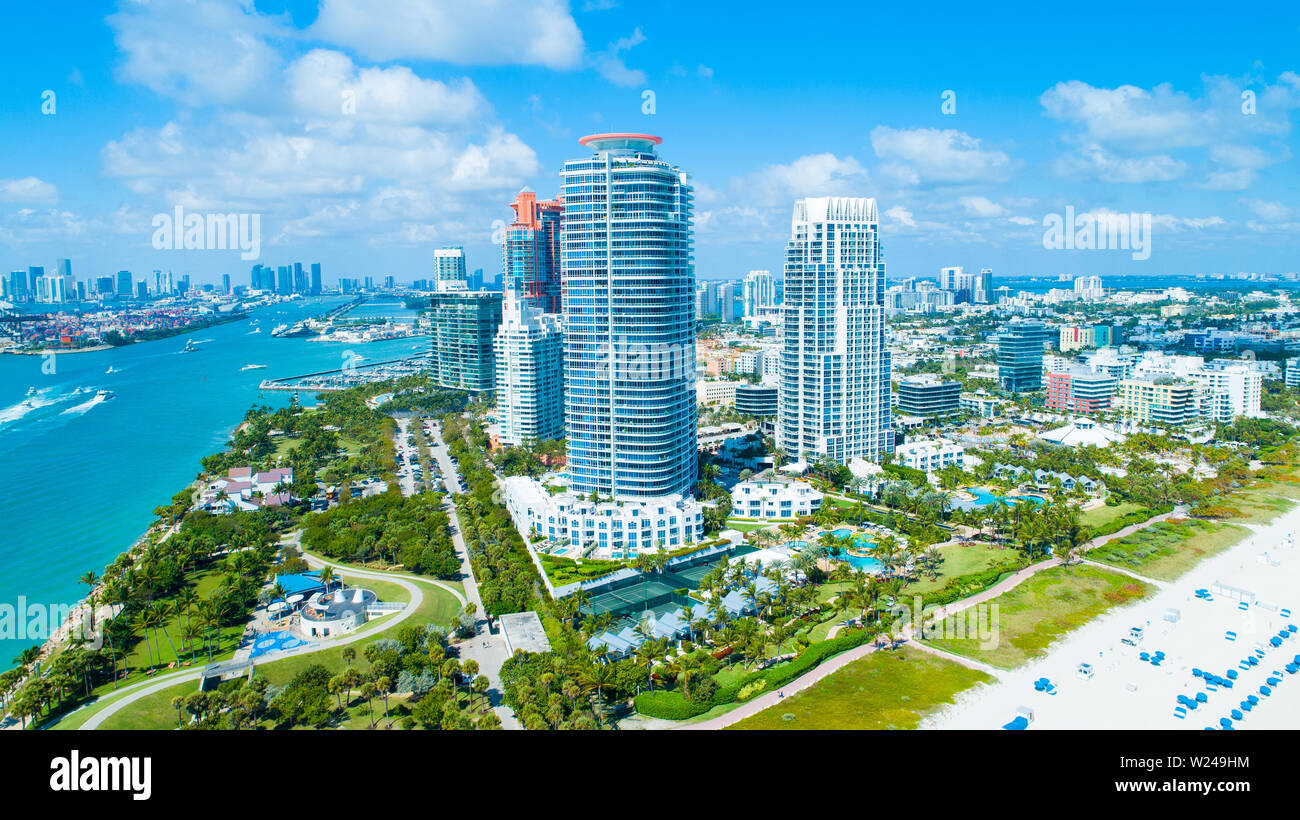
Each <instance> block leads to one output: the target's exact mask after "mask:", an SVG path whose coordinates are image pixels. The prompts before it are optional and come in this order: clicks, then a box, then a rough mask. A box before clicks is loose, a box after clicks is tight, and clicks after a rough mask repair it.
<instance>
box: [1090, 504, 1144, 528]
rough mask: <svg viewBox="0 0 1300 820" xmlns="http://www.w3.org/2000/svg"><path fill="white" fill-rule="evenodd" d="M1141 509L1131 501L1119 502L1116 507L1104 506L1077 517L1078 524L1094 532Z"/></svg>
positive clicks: (1139, 505)
mask: <svg viewBox="0 0 1300 820" xmlns="http://www.w3.org/2000/svg"><path fill="white" fill-rule="evenodd" d="M1140 509H1142V505H1141V504H1134V503H1133V502H1132V501H1121V502H1120V503H1119V505H1118V506H1115V507H1107V506H1106V505H1105V504H1103V505H1101V506H1100V507H1097V508H1096V509H1092V510H1088V511H1087V512H1084V513H1081V514H1080V515H1079V523H1080V524H1081V525H1083V526H1085V527H1091V528H1092V529H1093V530H1094V531H1095V530H1097V529H1099V528H1101V527H1103V526H1105V525H1107V524H1109V523H1110V522H1112V521H1114V520H1116V519H1118V518H1123V517H1124V516H1126V515H1128V514H1129V513H1132V512H1137V511H1138V510H1140Z"/></svg>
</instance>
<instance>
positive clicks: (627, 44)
mask: <svg viewBox="0 0 1300 820" xmlns="http://www.w3.org/2000/svg"><path fill="white" fill-rule="evenodd" d="M644 42H645V35H644V34H642V33H641V29H639V28H638V29H636V30H634V31H633V32H632V34H631V35H629V36H627V37H621V38H619V39H618V40H615V41H614V42H612V43H610V44H609V48H607V49H605V50H604V51H602V52H601V53H599V54H597V55H595V56H594V57H593V58H592V59H593V62H594V64H595V66H596V70H597V71H599V72H600V75H601V76H602V77H604V78H605V79H606V80H609V81H610V82H611V83H613V84H614V85H621V86H635V85H644V84H645V79H646V78H645V72H644V71H642V70H640V69H636V68H628V67H627V65H625V64H624V62H623V53H624V52H626V51H630V50H631V49H633V48H635V47H636V46H638V45H640V44H641V43H644Z"/></svg>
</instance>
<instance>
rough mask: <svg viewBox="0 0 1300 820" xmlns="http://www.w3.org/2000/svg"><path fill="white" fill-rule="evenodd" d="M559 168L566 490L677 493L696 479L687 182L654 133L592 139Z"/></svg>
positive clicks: (685, 492) (692, 295)
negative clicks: (663, 155) (583, 153)
mask: <svg viewBox="0 0 1300 820" xmlns="http://www.w3.org/2000/svg"><path fill="white" fill-rule="evenodd" d="M580 142H581V143H582V144H583V145H584V146H586V147H587V148H588V149H590V152H591V153H589V154H588V155H587V156H585V157H581V158H579V159H573V160H569V161H568V162H566V163H564V171H563V174H562V176H563V179H564V186H563V191H562V194H563V201H564V222H563V227H562V229H561V234H560V249H561V255H562V268H563V281H564V381H565V432H566V433H567V438H568V472H569V488H570V489H571V490H572V491H574V492H578V493H583V494H588V495H589V494H591V493H593V492H594V493H598V494H599V495H601V496H640V497H646V496H662V495H671V494H681V495H689V494H690V493H691V492H692V490H693V488H694V486H695V481H696V443H695V428H696V409H695V265H694V262H693V260H692V255H691V210H692V200H691V186H690V185H689V184H688V183H687V180H686V174H685V173H684V172H682V171H681V170H680V169H678V168H675V167H673V166H671V165H669V164H668V163H667V162H664V161H663V160H662V159H660V158H659V155H658V154H657V153H656V151H655V146H656V145H658V144H659V143H660V139H659V138H658V137H652V136H647V135H644V134H600V135H595V136H590V137H584V138H583V139H582V140H580Z"/></svg>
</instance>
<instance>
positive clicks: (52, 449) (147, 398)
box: [0, 297, 428, 668]
mask: <svg viewBox="0 0 1300 820" xmlns="http://www.w3.org/2000/svg"><path fill="white" fill-rule="evenodd" d="M344 301H346V300H345V299H343V298H340V297H334V298H330V297H325V298H320V299H313V300H306V301H303V302H289V303H284V304H281V305H272V306H269V307H264V308H259V309H257V310H255V311H253V312H251V313H250V314H249V318H248V319H245V320H241V321H237V322H231V323H228V324H224V325H220V326H217V327H212V328H208V329H206V330H200V331H197V332H195V333H192V334H190V335H189V336H188V337H187V336H184V335H182V336H175V337H172V338H170V339H162V340H159V341H154V342H145V343H141V344H135V345H128V346H126V347H122V348H117V349H114V350H105V351H100V352H95V353H76V354H64V355H58V356H56V357H55V358H54V360H53V365H54V368H53V369H54V372H53V373H46V372H44V369H48V365H47V362H46V360H45V359H43V358H42V357H40V356H9V355H6V356H0V488H3V490H0V606H4V605H9V606H12V607H17V606H18V603H19V598H20V596H21V597H22V598H24V599H25V600H26V602H27V603H29V604H30V603H39V604H45V605H51V604H71V603H74V602H76V601H78V600H80V599H81V598H83V597H84V596H85V594H86V592H87V589H86V587H85V586H84V585H82V584H79V583H78V582H77V578H78V577H79V576H80V575H81V574H82V573H84V572H86V571H87V570H94V571H95V572H96V573H101V572H102V570H103V568H104V566H105V565H106V564H108V563H110V562H111V561H112V560H113V559H114V558H115V557H116V556H117V555H118V554H119V553H121V552H122V551H123V550H125V549H127V548H128V547H130V545H131V544H132V543H133V542H134V541H135V540H136V539H137V538H139V536H140V535H141V534H142V533H143V532H144V530H145V529H146V528H147V527H148V526H149V524H150V523H151V522H152V521H153V510H154V508H155V507H157V506H158V505H159V504H162V503H165V502H167V501H168V500H170V498H171V496H172V495H173V494H174V493H176V492H177V491H178V490H180V489H181V488H182V487H184V486H185V485H186V484H187V483H188V482H190V481H192V480H193V479H194V477H195V475H196V474H197V473H198V471H199V459H200V458H202V457H203V456H204V455H207V454H208V453H211V452H215V451H217V450H220V449H221V448H222V447H223V446H224V444H225V442H226V441H227V440H228V438H229V436H230V433H231V431H233V430H234V428H235V426H236V425H238V424H239V422H240V420H241V419H242V418H243V415H244V412H245V411H246V410H247V409H248V408H249V407H250V406H251V405H253V404H255V403H265V404H268V405H271V406H272V407H279V406H283V405H285V404H287V403H288V401H289V396H290V394H288V393H281V392H273V391H268V392H266V393H260V391H259V390H258V384H259V382H260V381H261V380H262V379H266V378H282V377H285V376H294V375H298V374H302V373H308V372H313V371H319V370H328V369H333V368H337V367H340V366H341V365H342V362H343V357H344V356H345V354H347V353H352V354H355V355H358V356H361V357H362V359H361V360H360V362H359V363H362V364H364V363H365V362H367V361H382V360H384V359H395V358H400V357H402V356H406V355H411V354H413V353H415V352H417V351H416V350H415V348H416V347H417V346H420V347H425V346H427V344H428V340H427V339H401V340H393V341H387V342H375V343H371V344H366V345H347V344H342V343H322V342H313V341H309V340H307V339H275V338H272V337H271V330H272V329H273V328H274V327H275V326H276V325H278V324H281V323H285V322H293V321H297V320H298V319H302V318H306V317H308V316H314V315H317V314H319V313H323V312H324V311H326V310H328V309H329V308H330V307H333V306H335V305H338V304H342V303H343V302H344ZM396 307H398V308H399V310H397V311H394V313H395V314H400V313H402V311H401V310H400V304H399V305H397V306H396ZM367 312H368V313H369V314H370V315H376V314H378V313H379V311H375V310H373V309H371V310H370V311H367ZM258 329H260V330H261V332H260V333H255V332H254V331H256V330H258ZM187 338H189V339H193V341H194V342H195V344H196V345H197V346H198V348H199V349H198V350H196V351H194V352H191V353H183V352H181V351H182V348H184V347H185V342H186V340H187ZM249 364H260V365H266V367H265V368H262V369H254V370H242V368H243V367H244V366H245V365H249ZM43 365H46V367H45V368H44V369H43ZM99 390H108V391H111V392H112V393H113V394H114V397H113V398H111V399H101V398H97V397H96V393H97V391H99ZM29 391H30V392H29ZM300 400H301V401H302V402H303V403H304V404H309V405H310V404H313V403H315V399H314V396H313V395H311V394H304V395H303V396H301V397H300ZM36 643H40V641H39V640H33V639H26V640H20V639H17V638H15V637H13V636H12V635H9V634H6V635H0V668H7V667H8V665H9V663H8V662H9V660H10V659H11V658H13V657H14V656H15V655H17V654H18V653H19V652H20V651H21V650H22V649H23V648H25V647H27V646H30V645H33V644H36Z"/></svg>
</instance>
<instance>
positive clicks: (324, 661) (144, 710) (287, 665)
mask: <svg viewBox="0 0 1300 820" xmlns="http://www.w3.org/2000/svg"><path fill="white" fill-rule="evenodd" d="M365 585H366V587H367V588H370V589H374V590H375V591H376V592H377V593H379V597H380V599H381V600H385V601H406V600H409V597H408V595H407V593H406V590H404V589H402V588H401V587H399V586H397V585H396V584H390V583H387V582H384V581H371V580H369V579H367V580H366V582H365ZM421 589H422V590H423V592H424V600H423V601H422V602H421V604H420V606H419V607H418V608H417V609H416V610H415V613H414V614H413V615H412V616H411V617H410V618H408V619H406V620H405V621H403V622H402V625H403V626H404V625H406V624H424V623H435V624H440V625H443V626H445V625H446V624H447V622H448V621H450V620H451V618H453V617H454V616H455V615H456V613H457V612H459V611H460V604H459V602H458V601H457V600H456V599H455V597H453V596H452V595H451V593H449V592H447V591H446V590H442V589H438V588H436V587H431V586H429V585H428V584H424V585H422V586H421ZM394 617H395V616H394V615H385V616H384V617H382V618H376V619H375V620H373V621H371V622H370V623H368V624H366V625H365V626H364V627H362V630H363V631H364V632H365V633H367V635H368V637H367V638H366V639H365V640H361V641H357V642H355V643H352V644H349V646H350V647H351V648H352V649H354V650H356V653H357V657H356V660H354V661H353V663H354V664H357V665H358V667H359V668H362V669H365V668H367V667H368V664H367V662H366V661H365V655H364V652H365V648H366V646H367V645H369V644H371V643H373V642H374V641H376V640H378V639H380V638H382V637H386V634H385V633H386V632H387V630H388V624H389V623H390V622H391V621H392V620H393V618H394ZM343 648H344V647H342V646H339V647H336V648H332V649H327V650H325V651H322V652H313V653H311V654H308V655H292V656H290V657H287V658H282V659H280V660H272V661H267V662H264V663H259V664H258V666H257V674H259V675H261V676H263V677H265V678H266V679H267V680H268V681H269V682H270V683H271V684H273V685H284V684H286V683H288V682H289V681H290V680H292V679H293V676H294V675H296V674H298V673H299V672H300V671H302V670H303V669H306V668H307V667H308V666H311V665H313V664H320V665H322V666H324V667H325V668H326V669H328V670H330V672H331V673H332V674H336V673H338V672H340V671H342V670H343V668H344V667H345V666H346V665H347V664H346V663H345V662H344V660H343ZM197 689H198V682H197V681H193V680H191V681H185V682H183V683H179V684H177V685H175V686H172V687H169V688H167V689H164V690H162V691H159V692H155V693H154V694H152V695H147V696H145V697H143V698H141V699H140V700H138V701H136V702H134V703H132V704H131V705H130V706H128V707H126V708H125V709H122V710H121V711H119V712H117V713H116V714H114V715H113V716H112V717H110V718H108V719H107V720H105V721H104V723H103V724H102V725H101V726H100V728H101V729H171V728H174V727H175V725H176V712H175V710H173V709H172V708H171V699H172V698H173V697H175V696H176V695H186V694H189V693H191V692H194V691H197ZM110 693H111V690H110ZM113 700H115V698H110V697H109V696H108V695H105V696H104V702H103V703H99V704H95V705H94V706H93V707H91V708H89V709H86V710H83V711H82V712H79V713H77V714H76V715H75V716H73V717H72V718H71V719H66V720H63V721H61V722H60V723H59V724H57V725H56V726H55V727H54V728H57V729H75V728H77V727H78V726H80V725H81V724H82V723H84V722H85V721H86V720H87V719H89V718H90V717H91V716H92V715H93V714H94V713H95V712H97V711H99V710H100V709H102V708H104V707H105V706H108V705H109V704H110V703H111V702H112V701H113ZM376 705H378V703H376ZM363 708H364V705H363ZM367 724H368V721H367Z"/></svg>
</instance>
